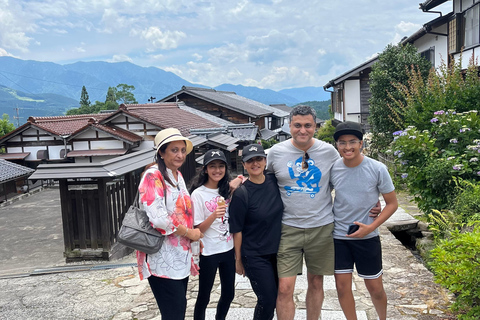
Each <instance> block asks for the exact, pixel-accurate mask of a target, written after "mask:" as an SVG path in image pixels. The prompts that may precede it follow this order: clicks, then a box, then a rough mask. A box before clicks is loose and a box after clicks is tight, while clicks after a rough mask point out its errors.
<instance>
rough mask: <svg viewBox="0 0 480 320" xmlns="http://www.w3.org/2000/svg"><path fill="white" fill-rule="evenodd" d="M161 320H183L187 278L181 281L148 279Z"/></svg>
mask: <svg viewBox="0 0 480 320" xmlns="http://www.w3.org/2000/svg"><path fill="white" fill-rule="evenodd" d="M148 283H149V284H150V288H152V292H153V295H154V296H155V300H157V305H158V309H160V314H161V315H162V320H184V319H185V312H186V311H187V285H188V277H186V278H185V279H181V280H174V279H166V278H159V277H155V276H150V277H148Z"/></svg>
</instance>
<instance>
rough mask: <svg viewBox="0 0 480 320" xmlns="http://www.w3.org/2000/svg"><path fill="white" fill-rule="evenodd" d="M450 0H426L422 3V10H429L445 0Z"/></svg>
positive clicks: (445, 0)
mask: <svg viewBox="0 0 480 320" xmlns="http://www.w3.org/2000/svg"><path fill="white" fill-rule="evenodd" d="M447 1H448V0H427V1H424V2H423V3H420V10H422V11H424V12H425V11H428V10H431V9H433V8H435V7H437V6H439V5H441V4H443V3H445V2H447Z"/></svg>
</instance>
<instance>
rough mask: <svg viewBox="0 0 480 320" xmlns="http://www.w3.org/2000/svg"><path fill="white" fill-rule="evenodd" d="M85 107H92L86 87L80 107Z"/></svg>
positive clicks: (81, 96) (83, 88) (83, 90)
mask: <svg viewBox="0 0 480 320" xmlns="http://www.w3.org/2000/svg"><path fill="white" fill-rule="evenodd" d="M83 106H86V107H89V106H90V98H89V97H88V92H87V88H85V86H83V87H82V94H81V95H80V107H83Z"/></svg>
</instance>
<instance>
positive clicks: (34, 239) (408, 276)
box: [0, 190, 454, 320]
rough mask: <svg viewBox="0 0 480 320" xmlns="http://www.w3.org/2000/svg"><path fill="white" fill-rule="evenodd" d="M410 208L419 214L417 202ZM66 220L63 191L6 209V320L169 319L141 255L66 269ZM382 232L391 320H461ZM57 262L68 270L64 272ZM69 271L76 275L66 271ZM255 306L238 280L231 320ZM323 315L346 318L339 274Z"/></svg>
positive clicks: (191, 293)
mask: <svg viewBox="0 0 480 320" xmlns="http://www.w3.org/2000/svg"><path fill="white" fill-rule="evenodd" d="M403 200H404V199H403ZM400 203H401V205H402V206H403V207H405V208H407V207H408V206H409V205H410V204H408V203H407V202H405V201H403V203H402V199H401V201H400ZM407 209H408V212H409V213H411V212H413V210H412V208H411V207H408V208H407ZM39 217H41V219H39ZM59 219H60V214H59V203H58V190H46V191H44V192H40V193H38V194H35V195H32V196H31V197H29V198H26V199H25V200H22V201H19V202H16V203H14V204H12V205H10V206H6V207H2V208H0V240H1V243H2V247H3V249H1V250H0V261H1V264H0V319H8V320H17V319H18V320H20V319H21V320H29V319H32V320H33V319H92V320H93V319H105V320H107V319H114V320H122V319H139V320H141V319H155V320H159V319H161V317H160V315H159V312H158V308H157V306H156V303H155V300H154V298H153V295H152V293H151V291H150V288H149V287H148V282H147V281H140V280H139V278H138V274H137V271H136V268H135V267H133V266H132V265H133V264H134V263H135V259H134V257H133V256H129V257H126V258H124V259H122V260H120V261H113V262H106V263H103V264H95V265H89V264H83V265H82V264H81V265H76V266H75V265H73V266H72V265H69V266H68V267H64V265H65V264H64V262H62V260H63V257H62V255H61V252H60V253H59V252H58V248H62V244H63V240H62V237H61V228H59V227H60V225H61V222H59V221H61V220H59ZM412 219H413V218H412V216H411V215H409V214H407V212H405V210H403V209H399V210H398V211H397V213H396V214H395V215H394V216H393V217H392V218H391V220H389V223H391V224H393V225H395V224H397V225H400V224H403V223H411V220H412ZM380 232H381V240H382V247H383V262H384V270H385V273H384V284H385V288H386V291H387V296H388V299H389V302H388V315H389V319H395V320H414V319H418V320H444V319H454V318H453V317H451V316H449V315H448V312H447V311H446V310H447V309H448V306H449V305H450V303H451V299H452V296H451V295H450V294H448V292H446V291H445V290H443V289H441V288H440V287H439V286H438V285H436V284H435V283H434V282H433V279H432V274H431V273H430V272H429V271H428V270H427V269H426V268H425V267H424V266H423V265H422V263H420V262H419V261H418V260H417V259H416V258H415V257H414V256H413V255H412V254H411V252H410V251H409V250H408V249H406V248H405V247H404V246H403V245H402V244H401V243H400V242H399V241H398V240H397V239H396V238H395V237H394V236H393V235H392V233H391V232H390V231H389V230H388V229H387V227H385V226H382V227H381V228H380ZM49 250H50V251H49ZM46 251H47V252H49V254H47V253H46ZM112 264H117V265H116V266H112ZM52 267H53V268H52ZM55 267H61V268H62V269H63V271H62V272H58V273H57V272H56V269H55ZM110 267H112V268H111V269H109V268H110ZM41 268H46V269H41ZM68 269H71V270H70V272H65V270H68ZM85 270H90V271H85ZM305 274H306V272H304V275H302V276H300V277H298V279H297V285H296V289H295V302H296V305H297V310H296V316H295V319H306V313H305V295H306V288H307V285H306V279H305ZM197 285H198V279H197V278H195V277H192V278H191V279H190V282H189V288H188V310H187V317H186V319H188V320H191V319H193V317H192V314H193V306H194V303H195V298H196V294H197V289H196V288H197ZM354 288H355V291H354V295H355V299H356V303H357V310H358V319H359V320H374V319H377V317H376V314H375V311H374V308H373V306H372V304H371V302H370V299H369V297H368V293H367V291H366V289H365V286H364V284H363V280H361V279H360V278H358V277H357V276H356V275H355V276H354ZM218 295H219V283H218V279H217V282H216V285H215V287H214V291H213V292H212V296H211V304H210V308H209V309H208V310H207V311H208V314H207V315H208V317H207V319H214V312H215V309H214V308H215V304H216V301H217V300H218ZM255 303H256V299H255V295H254V293H253V292H252V290H251V289H250V285H249V283H248V281H247V279H246V278H241V277H237V281H236V297H235V299H234V301H233V303H232V306H231V309H230V311H229V315H228V318H227V319H229V320H230V319H231V320H242V319H252V314H253V307H254V306H255ZM322 319H323V320H333V319H335V320H342V319H344V317H343V314H342V312H341V309H340V306H339V304H338V300H337V297H336V291H335V284H334V280H333V277H327V278H326V281H325V302H324V305H323V310H322Z"/></svg>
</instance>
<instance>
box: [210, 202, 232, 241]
mask: <svg viewBox="0 0 480 320" xmlns="http://www.w3.org/2000/svg"><path fill="white" fill-rule="evenodd" d="M219 198H220V196H217V197H214V198H213V199H212V200H210V201H205V207H206V208H207V209H208V211H210V212H212V213H213V212H214V211H215V209H217V201H218V199H219ZM229 203H230V199H226V200H225V204H229ZM221 220H222V223H221V224H220V225H219V227H218V229H219V230H220V231H221V232H222V234H220V240H222V241H226V242H228V241H230V240H231V239H232V236H231V234H230V233H229V232H228V210H227V212H225V215H224V216H223V217H222V219H221Z"/></svg>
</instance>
